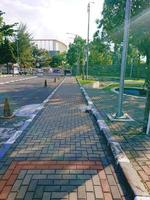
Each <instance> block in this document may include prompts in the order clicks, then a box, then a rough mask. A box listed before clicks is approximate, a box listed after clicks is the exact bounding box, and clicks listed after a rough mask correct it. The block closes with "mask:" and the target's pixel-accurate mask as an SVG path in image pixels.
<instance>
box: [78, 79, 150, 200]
mask: <svg viewBox="0 0 150 200" xmlns="http://www.w3.org/2000/svg"><path fill="white" fill-rule="evenodd" d="M77 82H78V84H79V85H80V83H79V81H78V80H77ZM80 89H81V91H82V93H83V95H84V97H85V99H86V101H87V104H88V106H89V107H90V111H91V113H92V114H93V116H94V117H95V118H96V121H97V124H98V127H99V129H100V131H101V132H102V133H103V134H104V136H105V138H106V140H107V142H108V145H109V146H110V149H111V151H112V154H113V156H114V158H115V160H116V162H117V164H118V165H119V167H120V168H121V170H122V172H123V174H124V176H125V178H126V181H127V183H128V185H129V187H130V188H131V190H132V192H133V193H134V200H150V195H149V193H148V191H147V190H146V188H145V186H144V184H143V183H142V182H141V179H140V177H139V175H138V174H137V172H136V170H135V169H134V168H133V166H132V164H131V163H130V160H129V159H128V157H127V156H126V154H125V153H124V151H123V150H122V148H121V146H120V144H119V143H118V142H116V141H115V140H114V139H113V137H112V134H111V131H110V129H109V127H108V126H107V124H106V123H105V121H104V120H103V118H102V116H101V114H100V113H99V112H98V110H97V108H96V106H95V105H94V103H93V102H92V100H91V99H90V97H89V96H88V94H87V92H86V90H85V89H84V88H83V87H82V86H81V85H80Z"/></svg>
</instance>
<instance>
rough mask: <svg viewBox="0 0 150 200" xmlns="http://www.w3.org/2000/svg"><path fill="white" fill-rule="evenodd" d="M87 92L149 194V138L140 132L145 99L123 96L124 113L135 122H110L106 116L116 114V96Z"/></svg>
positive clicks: (100, 92) (102, 92)
mask: <svg viewBox="0 0 150 200" xmlns="http://www.w3.org/2000/svg"><path fill="white" fill-rule="evenodd" d="M87 91H88V94H89V96H90V97H91V98H92V100H93V102H94V103H95V105H96V107H97V108H98V110H99V111H100V112H101V114H102V116H103V117H104V119H105V121H106V123H107V124H108V126H109V127H110V129H111V131H112V133H113V135H114V137H115V139H116V140H117V141H119V142H120V144H121V146H122V148H123V150H124V151H125V153H126V155H127V156H128V158H129V159H130V161H131V162H132V164H133V166H134V168H135V169H136V170H137V172H138V174H139V176H140V177H141V180H142V181H143V183H144V185H145V187H146V188H147V189H148V190H149V193H150V136H149V135H148V136H147V135H145V134H144V133H143V132H142V125H143V124H142V122H143V118H144V106H145V99H143V98H138V97H133V96H124V111H125V112H127V113H128V114H129V115H130V116H131V117H132V118H133V119H134V120H135V121H134V122H110V121H109V120H108V119H107V116H106V114H108V113H115V112H117V102H118V101H117V95H116V94H115V93H113V92H110V91H108V90H97V89H87Z"/></svg>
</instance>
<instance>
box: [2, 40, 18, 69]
mask: <svg viewBox="0 0 150 200" xmlns="http://www.w3.org/2000/svg"><path fill="white" fill-rule="evenodd" d="M10 62H11V63H14V62H15V55H14V52H13V47H12V43H11V42H10V41H9V40H7V39H5V40H4V41H3V43H1V44H0V63H1V64H7V73H9V63H10Z"/></svg>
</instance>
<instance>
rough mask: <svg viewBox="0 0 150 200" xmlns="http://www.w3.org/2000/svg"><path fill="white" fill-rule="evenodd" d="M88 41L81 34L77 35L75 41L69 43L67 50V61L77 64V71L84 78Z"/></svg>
mask: <svg viewBox="0 0 150 200" xmlns="http://www.w3.org/2000/svg"><path fill="white" fill-rule="evenodd" d="M85 49H86V41H85V40H84V39H82V38H81V37H80V36H76V37H75V39H74V42H73V43H72V44H70V45H69V49H68V52H67V56H66V58H67V62H68V63H69V64H70V65H71V66H73V65H77V73H78V71H79V74H81V75H82V77H83V78H84V64H85V63H84V57H85Z"/></svg>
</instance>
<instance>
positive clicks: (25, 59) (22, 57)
mask: <svg viewBox="0 0 150 200" xmlns="http://www.w3.org/2000/svg"><path fill="white" fill-rule="evenodd" d="M31 40H32V38H31V34H29V33H28V31H27V26H26V25H25V24H20V25H19V28H18V30H17V35H16V38H15V42H14V49H15V56H16V58H17V57H18V56H19V64H20V66H21V67H24V68H25V67H30V66H32V63H33V56H32V44H31ZM17 48H18V52H17ZM17 54H18V55H17Z"/></svg>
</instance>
